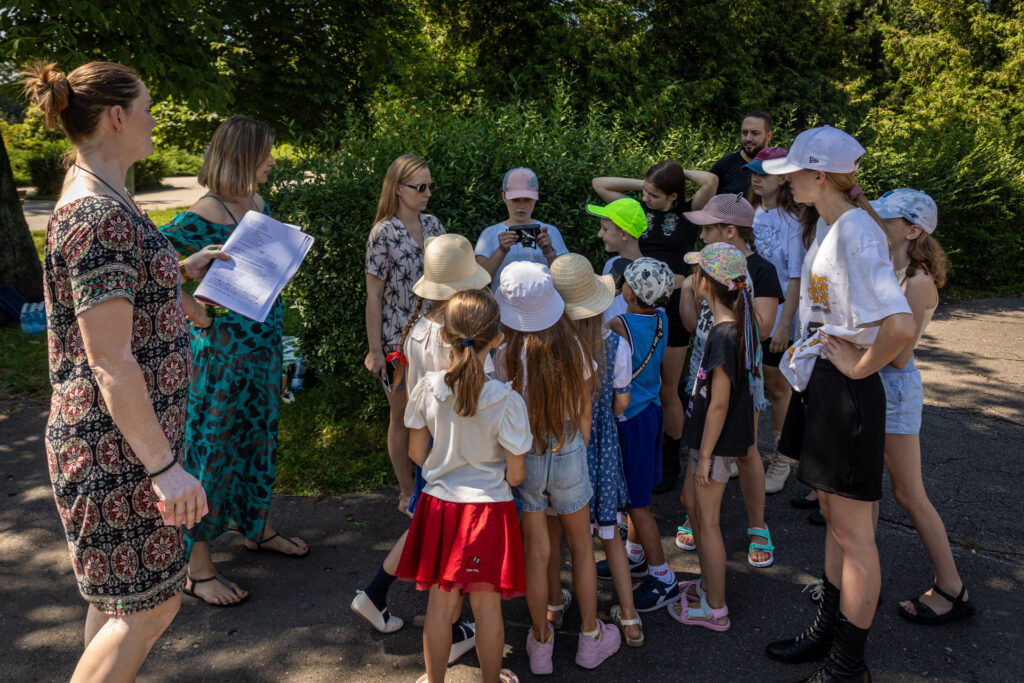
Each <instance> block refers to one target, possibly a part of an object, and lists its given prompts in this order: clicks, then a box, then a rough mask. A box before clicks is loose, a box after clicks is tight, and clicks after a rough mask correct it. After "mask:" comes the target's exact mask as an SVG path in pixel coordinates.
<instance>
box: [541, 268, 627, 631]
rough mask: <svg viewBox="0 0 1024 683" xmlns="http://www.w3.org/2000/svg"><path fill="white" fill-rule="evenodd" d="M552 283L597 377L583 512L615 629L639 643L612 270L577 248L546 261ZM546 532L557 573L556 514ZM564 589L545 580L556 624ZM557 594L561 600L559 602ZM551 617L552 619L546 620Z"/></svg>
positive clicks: (622, 345)
mask: <svg viewBox="0 0 1024 683" xmlns="http://www.w3.org/2000/svg"><path fill="white" fill-rule="evenodd" d="M551 278H552V280H553V281H554V285H555V290H556V291H557V292H558V293H559V294H560V295H561V296H562V299H563V300H564V301H565V312H566V314H568V316H569V318H570V319H571V320H572V322H573V325H574V326H575V328H576V333H577V334H578V335H579V339H580V342H581V343H582V344H584V345H586V346H587V347H588V348H589V349H590V354H591V356H593V358H594V360H595V361H597V365H598V376H599V377H600V378H601V382H600V393H599V394H598V395H597V396H595V397H594V399H593V401H592V403H591V412H592V414H593V417H592V422H591V427H590V441H589V442H588V443H587V466H588V470H589V474H590V484H591V486H592V487H593V489H594V498H593V500H592V501H591V505H590V519H591V521H592V522H593V523H594V524H595V525H596V529H597V536H598V538H600V539H601V544H602V545H603V546H604V552H605V555H606V556H607V557H608V564H609V567H610V568H611V573H612V580H613V582H614V585H615V593H616V595H617V596H618V598H619V604H618V605H614V606H613V607H612V608H611V617H612V620H613V621H614V622H615V623H616V624H617V625H618V626H619V628H621V629H622V635H623V637H624V638H625V639H626V644H627V645H630V646H632V647H639V646H640V645H643V642H644V632H643V630H642V624H641V622H640V615H639V614H637V612H636V607H635V606H634V605H633V580H632V578H631V577H630V573H629V561H628V560H627V558H626V546H625V544H623V542H622V537H621V536H620V535H619V527H618V521H619V519H620V517H621V515H623V514H624V513H625V510H626V506H627V505H628V504H629V496H628V493H627V488H626V477H625V474H624V473H623V471H622V452H621V451H620V450H619V434H618V431H617V430H616V428H615V417H616V416H618V415H619V414H621V413H622V411H624V410H625V409H626V407H627V406H628V405H629V385H630V381H631V380H632V369H633V367H632V361H631V357H630V348H629V344H627V343H626V342H625V340H623V339H622V338H621V337H620V336H619V335H617V334H615V333H613V332H612V331H611V330H608V329H606V328H605V327H604V316H603V315H602V313H604V311H605V310H606V309H607V308H608V307H609V306H610V305H611V304H612V301H613V300H614V298H615V283H614V281H613V279H612V276H611V275H595V274H594V269H593V267H592V266H591V265H590V261H588V260H587V259H586V257H584V256H581V255H580V254H566V255H564V256H559V257H558V258H557V259H555V260H554V262H552V264H551ZM548 530H549V533H550V535H551V561H550V565H551V566H549V569H548V570H549V575H550V576H552V577H553V576H557V575H558V572H559V571H560V569H561V567H560V566H559V565H560V564H561V557H562V553H561V548H560V546H561V536H562V526H561V524H560V523H559V521H558V518H557V517H550V518H549V519H548ZM568 598H569V592H568V591H565V590H564V589H562V588H561V587H560V586H559V584H558V581H557V580H549V582H548V601H549V603H550V604H549V605H548V610H549V615H548V616H549V620H551V621H553V623H560V622H561V616H562V614H564V612H565V608H566V607H568V604H569V599H568ZM559 600H561V603H559ZM550 617H554V619H550Z"/></svg>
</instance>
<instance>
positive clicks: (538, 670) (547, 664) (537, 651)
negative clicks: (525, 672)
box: [526, 624, 597, 676]
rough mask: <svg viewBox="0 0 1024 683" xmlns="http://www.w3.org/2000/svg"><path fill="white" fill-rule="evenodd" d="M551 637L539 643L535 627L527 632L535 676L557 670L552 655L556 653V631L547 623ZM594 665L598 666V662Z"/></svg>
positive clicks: (529, 655) (528, 654)
mask: <svg viewBox="0 0 1024 683" xmlns="http://www.w3.org/2000/svg"><path fill="white" fill-rule="evenodd" d="M547 627H548V633H550V634H551V639H550V640H548V642H546V643H538V642H537V641H536V640H534V638H533V627H532V626H531V627H530V630H529V632H528V633H527V634H526V654H527V656H528V657H529V658H530V671H531V672H532V673H533V675H534V676H543V675H545V674H549V673H551V672H552V671H554V670H555V667H554V664H552V663H551V657H552V655H554V654H555V632H554V630H552V628H551V624H548V625H547ZM594 666H597V665H596V664H595V665H594Z"/></svg>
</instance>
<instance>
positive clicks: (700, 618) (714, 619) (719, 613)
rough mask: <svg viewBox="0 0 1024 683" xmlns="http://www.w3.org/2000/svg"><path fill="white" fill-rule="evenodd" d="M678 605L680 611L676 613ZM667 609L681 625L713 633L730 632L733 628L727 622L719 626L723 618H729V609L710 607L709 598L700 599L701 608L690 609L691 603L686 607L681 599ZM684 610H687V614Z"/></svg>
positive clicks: (702, 597) (729, 622)
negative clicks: (719, 621) (708, 630)
mask: <svg viewBox="0 0 1024 683" xmlns="http://www.w3.org/2000/svg"><path fill="white" fill-rule="evenodd" d="M677 605H678V608H679V611H676V609H675V608H676V606H677ZM665 609H667V610H668V613H669V616H671V617H672V618H673V619H675V620H676V621H678V622H679V623H680V624H686V625H687V626H703V627H704V628H706V629H710V630H712V631H718V632H719V633H721V632H722V631H728V630H729V627H730V626H732V622H731V621H729V620H728V618H727V619H726V620H725V623H724V624H719V623H718V620H719V619H721V618H722V617H728V616H729V608H728V607H720V608H718V609H715V608H713V607H711V606H709V605H708V601H707V597H706V596H704V595H702V596H701V598H700V607H690V606H689V603H687V605H686V606H685V607H684V606H683V599H682V598H680V599H679V602H673V603H671V604H669V605H668V607H666V608H665ZM683 610H686V611H685V612H684V611H683Z"/></svg>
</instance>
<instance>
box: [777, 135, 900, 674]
mask: <svg viewBox="0 0 1024 683" xmlns="http://www.w3.org/2000/svg"><path fill="white" fill-rule="evenodd" d="M863 154H864V148H863V147H861V146H860V144H859V143H858V142H857V141H856V140H854V139H853V138H852V137H850V136H849V135H847V134H846V133H844V132H842V131H840V130H837V129H835V128H831V127H828V126H825V127H822V128H813V129H811V130H806V131H804V132H803V133H801V134H800V135H799V136H797V138H796V140H795V141H794V142H793V146H792V147H791V148H790V150H789V153H788V154H787V156H786V158H785V159H771V160H768V161H765V162H763V164H762V166H763V168H764V170H765V172H767V173H771V174H775V175H783V174H784V175H785V176H786V179H787V180H788V181H789V184H790V187H791V188H792V189H793V199H794V200H795V201H797V202H800V203H802V204H810V205H813V207H814V210H816V211H817V212H818V213H819V214H820V216H821V218H822V219H823V220H824V223H825V230H824V231H822V230H819V233H822V232H824V233H825V234H824V235H822V234H819V235H818V236H817V238H816V240H815V241H814V242H813V243H812V244H811V246H810V248H809V249H808V251H807V256H806V257H805V258H804V264H803V268H802V271H801V278H800V322H801V325H802V328H803V329H802V336H801V338H800V339H799V340H798V341H797V342H796V344H795V346H794V347H792V348H790V349H789V351H788V352H787V358H785V359H784V360H783V364H782V371H783V374H785V375H786V379H788V380H789V382H790V384H792V385H793V387H794V389H796V390H797V391H798V392H799V393H797V394H794V396H793V398H792V399H791V401H790V404H789V411H788V412H787V414H786V421H785V424H784V425H783V429H782V436H781V439H780V441H779V451H780V452H781V453H783V454H784V455H787V456H790V457H793V458H797V459H799V460H800V466H799V472H798V478H799V479H800V481H802V482H803V483H805V484H807V485H808V486H810V487H812V488H814V489H817V490H818V492H819V496H820V505H821V512H822V514H823V515H824V517H825V520H826V522H827V524H828V528H827V533H826V536H825V577H824V592H823V595H822V600H821V603H820V604H819V606H818V616H817V618H816V619H815V621H814V623H813V624H812V625H811V626H810V627H809V628H808V629H807V630H805V631H804V632H803V633H801V634H800V635H798V636H797V637H796V638H791V639H787V640H781V641H778V642H774V643H771V644H770V645H768V647H767V653H768V656H770V657H772V658H773V659H777V660H780V661H784V662H791V663H797V662H807V661H813V660H819V659H825V661H824V662H823V663H822V665H821V667H820V668H819V669H818V671H817V672H815V674H814V675H813V676H811V677H810V678H809V679H807V680H809V681H815V682H824V681H839V680H842V681H854V680H856V681H860V680H864V681H867V680H870V674H869V673H868V670H867V667H866V666H865V664H864V643H865V641H866V640H867V635H868V629H869V628H870V626H871V622H872V619H873V618H874V614H875V608H876V606H877V604H878V594H879V589H880V586H881V571H880V569H879V564H878V549H877V547H876V546H875V534H874V520H873V510H874V504H875V502H876V501H878V499H879V498H880V497H881V493H882V462H883V452H884V446H885V390H884V388H883V387H882V381H881V379H880V378H879V376H878V371H879V370H880V369H882V368H883V367H885V366H886V365H888V364H889V363H891V362H893V361H894V360H895V359H896V357H897V356H898V355H899V353H900V351H902V350H903V348H904V347H905V346H906V344H907V343H908V342H910V341H911V340H912V339H913V337H914V333H915V325H914V319H913V316H912V315H911V311H910V307H909V306H908V305H907V300H906V298H905V297H904V296H903V292H902V290H901V289H900V285H899V282H898V281H897V279H896V275H895V273H894V272H893V268H892V261H891V260H890V258H889V248H888V247H889V245H888V238H887V236H886V232H885V229H884V224H882V222H881V219H880V218H878V216H877V214H875V212H874V210H873V209H872V208H871V205H870V204H868V202H867V200H866V199H865V198H864V192H863V190H861V188H860V186H858V185H857V183H856V177H855V172H856V170H857V166H858V165H859V163H860V159H861V157H862V156H863ZM865 349H866V350H865Z"/></svg>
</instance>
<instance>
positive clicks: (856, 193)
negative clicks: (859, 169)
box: [846, 183, 864, 202]
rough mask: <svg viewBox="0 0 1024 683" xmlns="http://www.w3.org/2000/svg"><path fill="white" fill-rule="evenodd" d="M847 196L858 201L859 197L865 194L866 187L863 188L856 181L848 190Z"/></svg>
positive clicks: (852, 200) (853, 200)
mask: <svg viewBox="0 0 1024 683" xmlns="http://www.w3.org/2000/svg"><path fill="white" fill-rule="evenodd" d="M846 196H847V197H848V198H849V199H850V201H851V202H855V201H857V199H859V198H860V197H863V196H864V188H862V187H861V186H860V185H858V184H857V183H854V184H853V187H851V188H850V189H849V190H847V191H846Z"/></svg>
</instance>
